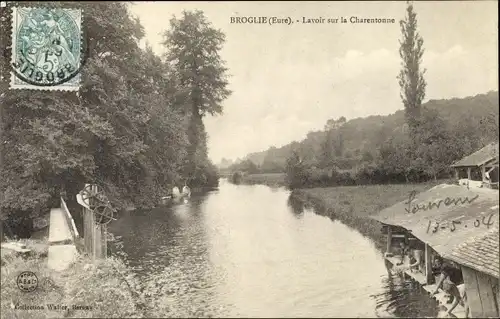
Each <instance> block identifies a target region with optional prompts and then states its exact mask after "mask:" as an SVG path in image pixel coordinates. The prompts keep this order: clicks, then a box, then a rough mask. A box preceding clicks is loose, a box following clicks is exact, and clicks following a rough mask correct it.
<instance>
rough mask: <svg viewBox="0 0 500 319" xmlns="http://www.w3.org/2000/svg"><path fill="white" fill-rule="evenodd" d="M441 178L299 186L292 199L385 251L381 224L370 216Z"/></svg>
mask: <svg viewBox="0 0 500 319" xmlns="http://www.w3.org/2000/svg"><path fill="white" fill-rule="evenodd" d="M442 182H443V181H438V182H429V183H422V184H397V185H364V186H339V187H326V188H310V189H297V190H294V191H292V193H291V195H290V199H291V200H292V201H295V202H297V203H302V204H303V205H305V207H310V208H313V209H314V211H315V212H316V213H317V214H319V215H323V216H328V217H330V218H331V219H332V220H339V221H341V222H342V223H344V224H346V225H347V226H349V227H352V228H353V229H356V230H358V231H359V232H360V233H361V234H362V235H363V236H366V237H368V238H370V239H372V240H373V242H374V244H375V246H376V247H377V248H378V249H379V250H380V251H381V252H384V251H385V245H386V243H385V240H386V239H385V235H383V234H382V232H381V227H382V225H381V224H380V223H379V222H377V221H375V220H373V219H371V218H369V217H368V216H369V215H371V214H373V213H376V212H378V211H380V210H382V209H384V208H387V207H389V206H392V205H394V204H396V203H398V202H400V201H402V200H404V199H405V198H407V197H408V194H409V193H410V192H411V191H416V192H417V193H418V192H422V191H425V190H427V189H430V188H431V187H433V186H435V185H437V184H440V183H442Z"/></svg>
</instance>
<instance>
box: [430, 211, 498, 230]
mask: <svg viewBox="0 0 500 319" xmlns="http://www.w3.org/2000/svg"><path fill="white" fill-rule="evenodd" d="M494 215H495V214H490V215H485V216H483V217H482V218H481V220H479V219H477V218H476V219H475V220H474V222H473V223H472V225H467V224H466V223H462V221H459V220H452V221H444V222H443V221H437V220H436V221H434V225H432V221H431V220H429V223H428V225H427V233H429V232H432V233H437V232H438V231H439V230H440V229H446V228H449V229H450V232H454V231H455V230H457V228H458V227H464V228H467V227H476V228H477V227H480V226H481V225H484V226H486V228H490V226H491V225H493V222H494V220H492V219H493V216H494Z"/></svg>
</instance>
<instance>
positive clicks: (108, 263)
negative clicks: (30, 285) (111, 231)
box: [1, 241, 154, 318]
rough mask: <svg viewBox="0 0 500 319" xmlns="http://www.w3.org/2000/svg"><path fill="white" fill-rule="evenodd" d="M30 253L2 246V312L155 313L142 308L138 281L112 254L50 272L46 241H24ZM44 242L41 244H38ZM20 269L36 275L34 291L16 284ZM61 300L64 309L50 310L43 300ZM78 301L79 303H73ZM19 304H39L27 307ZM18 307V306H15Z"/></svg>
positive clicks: (68, 314) (81, 315) (63, 314)
mask: <svg viewBox="0 0 500 319" xmlns="http://www.w3.org/2000/svg"><path fill="white" fill-rule="evenodd" d="M26 246H27V248H29V249H32V251H33V253H32V254H30V255H29V256H27V257H22V256H18V255H15V254H7V253H6V252H5V250H2V266H1V275H2V276H1V313H2V317H3V318H63V317H65V318H90V317H94V318H95V317H100V318H127V317H129V318H130V317H143V316H154V314H150V313H149V314H148V313H146V312H145V311H144V310H143V309H145V307H144V305H145V302H146V299H145V297H144V296H143V295H142V294H141V293H140V291H141V289H140V283H139V282H138V280H136V279H135V277H134V276H133V275H132V274H131V273H130V272H129V270H128V269H127V267H126V266H125V265H124V264H123V263H121V262H120V261H119V260H116V259H112V258H110V259H107V260H105V261H101V262H98V263H96V264H92V262H91V261H90V260H88V259H87V258H85V257H81V258H79V259H78V260H77V261H76V262H75V263H74V264H73V265H72V266H71V267H70V268H69V269H67V270H65V271H62V272H55V271H53V270H51V269H49V268H48V267H47V257H46V256H47V250H48V247H47V246H46V245H43V244H40V243H39V242H35V241H28V242H26ZM41 247H44V248H41ZM22 271H32V272H34V273H35V274H36V276H37V278H38V287H37V289H36V290H35V291H34V292H29V293H27V292H22V291H21V290H20V289H19V288H18V287H17V284H16V279H17V276H18V275H19V274H20V273H21V272H22ZM49 304H52V305H66V306H67V307H68V309H67V310H64V309H58V310H50V309H49V307H48V305H49ZM73 306H79V307H80V308H81V309H72V308H73ZM23 307H37V308H40V307H43V309H35V310H26V309H20V308H23ZM16 308H17V309H16Z"/></svg>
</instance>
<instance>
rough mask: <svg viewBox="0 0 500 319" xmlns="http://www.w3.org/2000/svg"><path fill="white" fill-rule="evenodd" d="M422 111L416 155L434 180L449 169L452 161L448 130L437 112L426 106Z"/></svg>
mask: <svg viewBox="0 0 500 319" xmlns="http://www.w3.org/2000/svg"><path fill="white" fill-rule="evenodd" d="M422 111H423V112H422V123H421V125H420V127H419V134H418V143H417V148H416V155H417V156H416V157H417V158H418V159H420V160H421V162H422V163H425V166H424V167H423V169H424V171H425V172H426V174H427V175H428V176H432V178H433V179H434V180H435V181H436V180H437V178H438V176H439V175H440V174H442V173H444V172H446V171H447V170H449V165H450V164H451V163H452V161H453V158H452V156H451V155H452V154H451V145H450V141H451V138H450V134H449V133H450V132H449V130H448V127H447V124H446V122H445V121H444V120H443V119H442V118H441V117H440V115H439V112H437V111H436V110H431V109H427V108H424V109H423V110H422Z"/></svg>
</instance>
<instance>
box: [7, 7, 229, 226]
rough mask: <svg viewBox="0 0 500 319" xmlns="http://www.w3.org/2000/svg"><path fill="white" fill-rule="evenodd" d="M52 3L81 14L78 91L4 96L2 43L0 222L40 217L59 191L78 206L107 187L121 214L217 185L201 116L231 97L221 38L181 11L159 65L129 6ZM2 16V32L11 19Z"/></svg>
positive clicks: (199, 14)
mask: <svg viewBox="0 0 500 319" xmlns="http://www.w3.org/2000/svg"><path fill="white" fill-rule="evenodd" d="M12 4H13V3H10V5H12ZM44 4H45V5H46V2H44ZM22 5H24V6H29V5H31V6H34V5H37V4H36V3H26V2H24V3H22ZM51 5H52V6H67V7H71V8H81V9H83V12H84V22H83V37H84V40H85V41H84V42H85V43H86V45H87V46H88V56H86V59H85V64H84V66H83V69H82V71H81V75H82V81H81V89H80V90H79V92H78V93H75V92H62V91H41V90H36V91H35V90H8V83H9V72H8V71H9V68H10V66H9V65H8V63H7V61H8V60H9V59H10V39H7V40H8V41H6V42H2V46H3V47H2V48H0V50H1V52H6V54H8V56H9V58H8V59H0V60H1V61H2V65H1V68H2V71H3V72H2V73H1V74H2V75H3V78H2V79H1V80H2V81H1V91H0V94H1V102H2V108H3V110H2V115H3V116H2V118H1V119H2V121H1V122H2V128H3V130H2V131H3V134H2V143H1V145H2V157H3V161H2V167H1V171H0V174H1V175H0V181H1V185H0V191H1V193H2V195H3V198H2V201H1V207H2V218H3V219H5V218H7V216H11V217H19V216H25V217H32V216H34V215H37V214H40V213H41V212H43V211H46V210H47V208H50V207H51V206H52V205H58V202H57V198H58V196H59V194H60V193H61V192H65V193H66V195H67V198H68V199H69V200H74V198H75V196H74V195H75V194H76V193H77V192H78V191H79V190H81V189H82V187H83V185H84V184H85V183H97V184H99V185H101V186H102V187H104V188H105V190H106V194H107V196H108V198H110V200H111V201H112V203H113V204H114V206H115V207H117V208H124V207H126V206H135V207H150V206H152V205H155V204H156V203H157V202H158V199H159V197H160V196H164V194H165V193H166V191H167V188H171V187H172V186H173V185H177V186H179V187H182V185H183V184H184V183H185V182H186V183H188V184H189V185H190V186H191V187H214V186H217V185H218V176H217V172H216V169H215V167H214V166H213V164H212V163H210V161H209V160H208V157H207V146H206V144H207V141H206V139H207V136H206V132H205V129H204V126H203V121H202V116H203V115H204V114H206V113H208V114H220V113H221V112H222V106H221V102H222V101H223V100H224V99H225V98H226V97H227V96H228V95H229V94H230V92H229V91H227V90H226V89H225V87H226V85H227V81H225V80H224V76H225V75H224V74H225V71H226V69H225V68H224V67H223V64H224V61H222V60H221V59H220V57H219V56H218V51H219V50H220V49H221V46H222V44H223V43H224V35H223V34H222V33H221V32H220V31H218V30H215V29H213V28H212V27H211V25H210V23H209V22H208V21H206V19H205V17H204V16H203V13H202V12H194V13H191V12H184V13H183V16H182V17H181V18H180V19H176V18H173V19H172V20H171V21H170V26H165V27H166V29H167V28H168V30H167V31H165V44H164V45H165V47H166V49H167V55H166V57H165V59H162V58H161V57H158V56H156V55H155V54H154V53H153V51H152V49H151V48H149V47H147V48H146V49H145V50H144V49H141V47H140V45H139V43H140V40H141V39H142V38H143V36H144V30H143V28H142V26H141V24H140V22H139V21H138V20H137V19H134V18H133V17H132V16H131V15H130V12H129V10H128V6H129V4H127V3H119V2H91V3H90V2H88V3H87V2H78V3H75V2H71V3H64V2H54V3H51ZM2 12H3V14H2V15H3V16H2V32H3V30H8V29H9V28H10V23H11V21H10V12H9V11H8V10H4V11H2ZM200 32H201V34H202V35H203V36H204V37H203V39H204V41H202V42H199V39H200V38H199V35H200ZM200 52H203V54H205V55H204V56H203V55H201V54H200ZM189 57H196V59H195V63H197V64H198V68H192V69H191V70H192V71H193V72H190V71H189V70H188V69H189V68H190V67H192V65H189V63H188V64H183V63H184V62H185V61H186V60H187V59H188V58H189ZM201 88H202V89H201Z"/></svg>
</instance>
